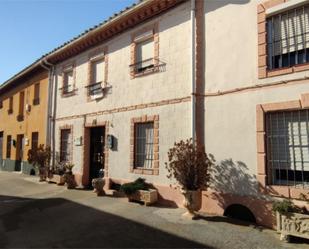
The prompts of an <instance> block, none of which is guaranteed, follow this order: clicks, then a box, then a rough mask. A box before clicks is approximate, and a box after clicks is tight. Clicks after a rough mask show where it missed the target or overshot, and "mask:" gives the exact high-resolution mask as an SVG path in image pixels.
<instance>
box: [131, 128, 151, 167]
mask: <svg viewBox="0 0 309 249" xmlns="http://www.w3.org/2000/svg"><path fill="white" fill-rule="evenodd" d="M153 134H154V132H153V122H149V123H137V124H135V134H134V135H135V138H134V140H135V145H134V167H135V168H148V169H151V168H153V160H154V156H153V154H154V153H153Z"/></svg>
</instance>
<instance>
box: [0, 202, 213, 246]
mask: <svg viewBox="0 0 309 249" xmlns="http://www.w3.org/2000/svg"><path fill="white" fill-rule="evenodd" d="M14 202H15V204H14ZM12 205H14V207H15V208H12ZM0 208H1V215H0V222H1V224H2V225H1V233H0V247H44V248H59V247H62V248H99V247H100V248H101V247H102V248H103V247H104V248H135V247H136V248H141V247H143V248H144V247H145V248H161V247H166V246H168V247H170V248H209V249H210V248H211V247H208V246H207V245H203V244H199V243H196V242H194V241H191V240H188V239H184V238H181V237H178V236H176V235H173V234H170V233H167V232H165V231H161V230H159V229H157V228H154V227H150V226H148V225H145V224H142V223H139V222H135V221H132V220H129V219H126V218H124V217H120V216H117V215H114V214H111V213H107V212H104V211H101V210H98V209H94V208H91V207H88V206H84V205H81V204H79V203H75V202H72V201H69V200H66V199H63V198H49V199H30V198H27V199H26V198H18V197H12V196H0ZM20 234H23V235H25V236H20ZM28 234H29V236H27V235H28ZM80 235H82V236H80ZM16 238H18V239H16Z"/></svg>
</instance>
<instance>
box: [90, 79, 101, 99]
mask: <svg viewBox="0 0 309 249" xmlns="http://www.w3.org/2000/svg"><path fill="white" fill-rule="evenodd" d="M86 88H87V95H88V96H90V97H91V99H100V98H103V97H104V88H103V87H102V82H97V83H94V84H90V85H88V86H86Z"/></svg>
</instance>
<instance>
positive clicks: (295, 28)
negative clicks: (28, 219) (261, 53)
mask: <svg viewBox="0 0 309 249" xmlns="http://www.w3.org/2000/svg"><path fill="white" fill-rule="evenodd" d="M267 55H268V62H267V66H268V69H278V68H283V67H290V66H293V65H298V64H304V63H308V62H309V4H306V5H304V6H302V7H298V8H295V9H292V10H288V11H285V12H283V13H280V14H277V15H274V16H272V17H269V18H267Z"/></svg>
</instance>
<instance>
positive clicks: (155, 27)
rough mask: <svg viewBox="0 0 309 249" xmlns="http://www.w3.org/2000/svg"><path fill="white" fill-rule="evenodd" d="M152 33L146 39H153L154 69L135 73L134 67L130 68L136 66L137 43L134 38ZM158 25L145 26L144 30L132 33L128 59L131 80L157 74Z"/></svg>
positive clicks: (156, 23)
mask: <svg viewBox="0 0 309 249" xmlns="http://www.w3.org/2000/svg"><path fill="white" fill-rule="evenodd" d="M149 31H152V36H150V37H148V38H147V39H151V38H152V39H153V43H154V54H153V55H154V57H153V58H154V60H155V64H154V68H153V69H151V70H145V71H143V72H140V73H136V72H135V69H134V67H132V65H134V64H136V63H137V61H136V46H137V44H138V43H139V42H136V41H135V40H136V38H137V37H138V36H140V35H142V34H144V33H146V32H149ZM159 41H160V39H159V23H158V22H155V23H153V24H151V25H148V26H145V27H144V28H142V29H140V30H138V31H136V32H134V33H133V34H132V35H131V46H130V57H131V63H130V77H131V79H134V78H136V77H141V76H144V75H148V74H152V73H155V72H158V71H159V70H158V69H159V63H160V62H159Z"/></svg>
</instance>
